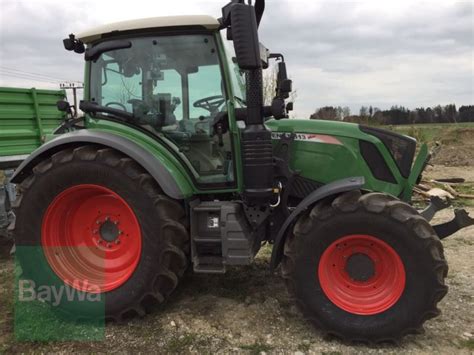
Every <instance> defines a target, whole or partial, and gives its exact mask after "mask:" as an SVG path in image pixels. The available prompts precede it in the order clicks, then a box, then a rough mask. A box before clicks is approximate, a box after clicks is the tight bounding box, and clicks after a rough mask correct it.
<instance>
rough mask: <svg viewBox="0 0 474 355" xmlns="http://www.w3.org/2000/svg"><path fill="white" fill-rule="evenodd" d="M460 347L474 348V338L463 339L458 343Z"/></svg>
mask: <svg viewBox="0 0 474 355" xmlns="http://www.w3.org/2000/svg"><path fill="white" fill-rule="evenodd" d="M459 345H460V346H461V347H462V348H465V349H469V350H474V339H469V340H463V341H461V342H460V344H459Z"/></svg>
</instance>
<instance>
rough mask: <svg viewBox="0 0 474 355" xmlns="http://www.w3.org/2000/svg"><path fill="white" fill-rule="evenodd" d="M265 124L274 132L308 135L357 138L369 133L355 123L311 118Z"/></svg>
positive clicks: (365, 136)
mask: <svg viewBox="0 0 474 355" xmlns="http://www.w3.org/2000/svg"><path fill="white" fill-rule="evenodd" d="M265 125H266V126H267V128H268V129H270V130H271V131H272V133H306V134H309V135H308V136H310V135H311V134H318V135H329V136H332V137H348V138H356V139H365V138H367V135H366V134H365V133H364V132H362V131H361V130H360V126H359V125H358V124H355V123H347V122H338V121H324V120H309V119H286V120H269V121H267V122H266V123H265ZM299 138H300V139H301V138H303V136H300V137H299ZM297 139H298V138H297Z"/></svg>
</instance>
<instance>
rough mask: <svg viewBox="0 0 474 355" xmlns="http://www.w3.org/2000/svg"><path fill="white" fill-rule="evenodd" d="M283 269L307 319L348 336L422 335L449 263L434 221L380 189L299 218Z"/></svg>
mask: <svg viewBox="0 0 474 355" xmlns="http://www.w3.org/2000/svg"><path fill="white" fill-rule="evenodd" d="M282 270H283V276H284V278H285V280H286V283H287V286H288V290H289V292H290V294H291V296H292V297H293V298H294V299H295V300H296V302H297V304H298V306H299V307H300V308H301V310H302V312H303V314H304V316H305V317H307V318H308V319H310V320H311V321H312V322H313V323H314V324H315V325H317V326H318V327H319V328H322V329H323V330H324V331H325V333H327V334H330V335H334V336H337V337H339V338H342V339H345V340H351V341H368V342H382V341H396V340H397V339H399V338H401V337H402V336H404V335H406V334H409V333H416V332H419V331H420V330H421V329H422V325H423V323H424V322H425V321H426V320H427V319H429V318H432V317H434V316H436V315H438V314H439V310H438V309H437V307H436V305H437V303H438V302H439V301H440V300H441V299H442V298H443V297H444V295H445V294H446V292H447V287H446V286H445V285H444V278H445V277H446V274H447V264H446V261H445V259H444V255H443V249H442V246H441V243H440V241H439V239H438V237H437V236H436V234H435V232H434V231H433V229H432V228H431V226H430V225H429V224H428V222H426V220H425V219H423V218H422V217H421V216H420V215H419V214H418V213H417V212H416V210H414V209H413V208H412V207H411V206H409V205H407V204H405V203H403V202H401V201H399V200H397V199H395V198H392V197H390V196H388V195H384V194H380V193H370V194H366V195H362V194H361V193H360V192H359V191H353V192H350V193H346V194H343V195H340V196H339V197H337V198H336V199H334V200H333V201H324V202H321V203H319V204H317V205H316V206H315V207H314V208H313V209H312V210H311V211H310V212H309V213H307V214H305V215H303V216H301V217H300V218H299V220H298V222H297V224H296V226H295V228H294V231H293V234H292V235H291V236H289V239H288V240H287V242H286V245H285V257H284V259H283V265H282Z"/></svg>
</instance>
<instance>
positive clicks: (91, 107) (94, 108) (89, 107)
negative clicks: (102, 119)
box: [79, 101, 135, 122]
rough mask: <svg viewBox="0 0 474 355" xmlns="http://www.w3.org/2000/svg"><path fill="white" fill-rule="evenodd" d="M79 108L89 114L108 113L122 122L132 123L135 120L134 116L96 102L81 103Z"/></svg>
mask: <svg viewBox="0 0 474 355" xmlns="http://www.w3.org/2000/svg"><path fill="white" fill-rule="evenodd" d="M79 108H80V109H81V110H82V111H84V112H87V113H92V114H96V113H102V112H103V113H108V114H109V115H111V116H114V118H118V119H120V120H122V121H126V122H127V121H130V120H133V119H134V118H135V116H133V114H131V113H130V112H127V111H123V110H119V109H116V108H111V107H107V106H100V105H99V104H97V103H96V102H91V101H81V103H80V105H79Z"/></svg>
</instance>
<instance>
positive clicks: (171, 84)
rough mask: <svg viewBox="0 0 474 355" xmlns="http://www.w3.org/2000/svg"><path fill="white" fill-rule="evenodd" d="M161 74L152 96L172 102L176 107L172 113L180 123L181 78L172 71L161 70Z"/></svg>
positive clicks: (181, 107) (181, 112) (181, 109)
mask: <svg viewBox="0 0 474 355" xmlns="http://www.w3.org/2000/svg"><path fill="white" fill-rule="evenodd" d="M161 74H162V78H161V80H157V82H156V88H155V89H154V92H153V94H154V95H158V96H160V97H163V98H165V99H167V100H170V101H171V102H173V103H174V104H175V105H176V109H175V111H174V115H175V117H176V120H178V121H181V120H182V119H183V105H182V101H183V91H182V85H181V76H180V75H179V73H178V72H177V71H176V70H174V69H167V70H162V71H161Z"/></svg>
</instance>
